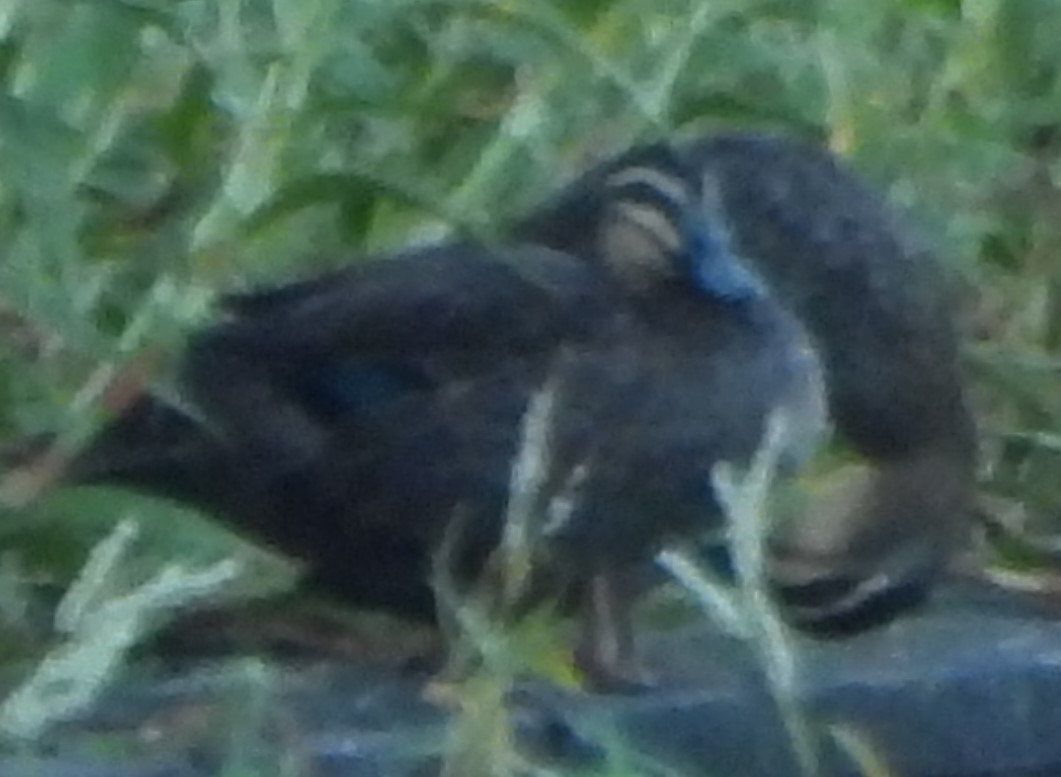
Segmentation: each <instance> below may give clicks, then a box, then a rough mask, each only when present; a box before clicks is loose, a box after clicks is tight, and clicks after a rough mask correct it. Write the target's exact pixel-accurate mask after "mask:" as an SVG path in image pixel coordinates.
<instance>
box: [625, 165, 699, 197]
mask: <svg viewBox="0 0 1061 777" xmlns="http://www.w3.org/2000/svg"><path fill="white" fill-rule="evenodd" d="M638 184H641V185H644V186H648V187H650V188H652V189H654V190H656V191H657V192H659V193H660V194H662V195H663V196H664V197H666V198H668V199H669V200H670V201H671V202H674V203H676V204H677V205H679V206H685V205H688V203H689V191H688V189H687V188H686V186H685V184H684V183H683V182H682V181H681V180H680V179H678V178H675V177H674V176H673V175H669V174H667V173H665V172H663V171H662V170H659V169H657V168H655V167H628V168H626V169H624V170H620V171H618V172H616V173H614V174H612V175H611V176H609V177H608V180H607V184H606V185H607V186H608V187H609V188H612V189H618V188H620V187H622V186H636V185H638Z"/></svg>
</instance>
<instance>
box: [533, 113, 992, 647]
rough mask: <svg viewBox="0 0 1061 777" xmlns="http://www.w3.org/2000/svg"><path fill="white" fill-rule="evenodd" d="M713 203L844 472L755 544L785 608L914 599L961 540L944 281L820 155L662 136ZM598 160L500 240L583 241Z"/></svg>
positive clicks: (954, 368)
mask: <svg viewBox="0 0 1061 777" xmlns="http://www.w3.org/2000/svg"><path fill="white" fill-rule="evenodd" d="M675 145H676V146H677V148H678V149H679V150H680V153H681V154H682V155H683V157H684V159H685V160H686V162H687V164H688V165H689V169H688V170H687V171H686V173H685V174H686V175H688V176H692V177H693V178H701V179H703V180H704V181H706V182H707V183H708V185H709V187H710V188H711V190H712V192H713V196H711V197H707V198H702V203H704V205H703V207H707V208H709V209H710V210H711V211H712V212H714V213H719V214H721V218H722V219H723V220H724V221H725V223H726V224H727V225H728V227H729V234H730V239H731V241H732V246H733V250H734V251H735V252H736V253H737V254H739V255H740V256H741V257H742V259H743V260H744V262H745V264H746V266H747V267H748V269H749V270H750V271H752V272H754V273H755V274H756V275H757V276H758V277H759V278H760V279H761V280H762V282H763V283H764V284H765V285H766V287H767V289H768V292H769V294H770V295H771V296H772V297H773V298H774V300H776V302H777V303H778V304H780V305H782V306H784V307H785V309H786V310H787V311H788V312H789V313H790V314H791V315H793V316H794V317H795V318H796V319H797V320H798V321H799V323H800V324H801V325H802V326H803V327H805V329H806V331H807V333H808V334H809V337H810V340H811V343H812V346H813V348H814V350H815V352H816V353H817V354H818V356H819V357H820V359H821V363H822V367H823V370H824V380H825V394H826V396H827V404H828V416H829V422H830V427H831V428H832V430H833V435H834V439H835V440H836V442H837V444H838V447H840V448H841V449H842V450H843V452H844V454H845V456H846V457H847V459H848V460H849V462H850V463H849V464H848V465H847V466H845V467H843V468H841V469H840V470H838V471H837V472H836V473H835V474H834V475H833V476H832V477H831V478H829V480H828V482H827V483H826V484H825V485H824V486H823V487H821V488H820V489H819V492H818V493H817V494H815V496H814V497H813V498H812V499H811V500H810V501H811V504H810V505H809V506H808V507H807V508H806V509H805V510H803V511H801V513H800V514H799V515H798V517H796V518H794V519H791V520H786V521H783V522H780V524H779V527H778V528H777V530H776V531H774V532H773V535H772V537H771V539H770V546H771V547H770V551H771V553H770V556H771V577H772V579H773V584H774V590H775V592H776V594H777V596H778V599H779V601H780V602H781V604H782V605H783V608H782V609H783V612H784V614H785V615H786V617H787V618H788V619H789V621H790V622H792V623H793V624H795V625H796V626H798V627H800V628H802V629H804V630H808V631H811V632H814V633H818V634H821V635H824V636H829V635H845V634H850V633H853V632H858V631H861V630H864V629H866V628H870V627H873V626H876V625H880V624H883V623H887V622H889V621H890V620H891V619H892V618H894V617H895V616H896V615H898V614H900V613H903V612H906V611H907V610H909V609H911V608H912V607H914V606H916V605H918V604H920V603H921V602H922V601H924V599H925V598H926V596H927V594H928V592H929V591H930V590H931V589H932V587H933V585H934V583H935V582H936V581H937V580H938V579H940V578H941V577H942V576H944V575H945V574H946V570H947V568H948V563H949V559H950V558H952V556H953V555H954V553H955V550H956V549H957V548H960V547H961V546H962V544H963V542H964V539H965V537H966V535H967V533H968V528H969V526H970V524H971V521H970V517H971V515H972V513H973V509H974V502H975V488H976V470H977V431H976V424H975V420H974V417H973V413H972V410H971V407H970V403H969V400H968V396H967V391H966V388H965V383H964V380H963V375H962V370H961V364H960V338H959V333H958V331H957V325H956V323H955V320H954V315H953V311H954V308H955V307H956V305H955V294H954V289H953V287H952V286H951V285H949V283H948V281H947V278H946V276H945V274H944V273H943V271H942V269H941V266H940V262H939V260H938V257H936V256H935V255H933V253H932V252H931V251H929V250H928V249H927V248H926V247H925V246H924V245H923V244H922V243H921V242H920V241H919V240H918V239H916V238H915V236H914V235H913V232H912V230H911V229H910V228H909V226H908V225H907V223H906V222H905V221H904V220H903V218H902V217H901V215H900V214H899V213H898V212H897V210H896V209H895V208H894V207H892V206H891V205H890V204H889V203H888V202H887V200H886V198H885V197H884V196H883V195H882V194H881V193H880V192H878V191H877V190H876V189H875V188H874V187H873V186H871V185H870V184H869V183H867V182H865V181H863V180H862V179H861V178H860V177H859V176H858V175H857V174H856V173H855V172H854V171H853V170H852V169H851V168H850V167H849V166H848V165H846V164H845V163H844V162H843V161H841V160H840V159H839V158H838V157H837V156H836V155H835V154H833V153H832V152H830V151H829V150H828V149H826V148H824V147H821V146H818V145H816V144H814V143H811V142H805V141H801V140H798V139H795V138H792V137H788V136H784V135H780V134H771V133H764V132H756V131H747V130H733V131H726V132H718V133H711V134H707V135H701V136H696V137H691V138H683V139H681V140H678V141H675ZM610 165H611V161H610V160H605V161H603V162H601V163H599V165H598V166H596V167H591V168H590V169H589V170H587V171H585V172H584V173H582V174H581V175H580V176H578V177H576V178H575V180H574V181H573V182H572V183H570V184H569V185H568V186H567V187H566V188H564V189H562V190H561V191H560V192H559V193H557V194H556V195H554V196H553V197H552V198H551V199H550V200H549V201H547V202H546V203H544V204H543V205H541V206H539V207H538V208H537V209H535V210H533V211H532V212H531V213H529V214H528V215H526V216H525V217H523V218H522V219H521V220H519V221H517V223H516V224H515V225H514V227H513V230H512V233H513V234H514V235H515V236H517V238H519V239H521V240H528V241H535V242H539V243H541V244H543V245H547V246H549V247H551V248H555V249H557V250H571V251H576V252H577V251H579V250H582V249H583V246H584V245H585V235H586V232H587V231H586V230H585V207H586V206H585V203H586V202H587V199H589V198H592V196H593V193H594V192H600V191H601V185H602V181H603V180H604V179H606V178H607V176H608V175H609V170H610Z"/></svg>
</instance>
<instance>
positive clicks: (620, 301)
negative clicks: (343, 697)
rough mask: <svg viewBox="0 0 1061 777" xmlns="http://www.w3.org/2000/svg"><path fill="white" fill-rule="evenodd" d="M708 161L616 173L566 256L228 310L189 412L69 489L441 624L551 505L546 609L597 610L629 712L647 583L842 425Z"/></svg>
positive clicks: (189, 380)
mask: <svg viewBox="0 0 1061 777" xmlns="http://www.w3.org/2000/svg"><path fill="white" fill-rule="evenodd" d="M690 160H691V157H690V156H689V155H688V154H687V153H686V152H684V151H682V150H680V149H678V148H676V147H674V146H673V145H671V144H669V143H665V142H660V143H655V144H648V145H644V146H639V147H636V148H634V149H632V150H631V151H629V152H627V153H625V154H620V155H618V156H616V157H615V158H613V159H612V160H611V161H610V162H609V163H608V164H607V165H606V167H605V169H604V171H603V174H602V175H601V177H600V182H599V187H598V188H597V189H595V190H594V191H593V192H592V194H591V196H587V197H586V198H585V199H584V200H583V201H581V202H580V203H579V205H578V207H579V208H580V209H582V210H581V211H580V213H581V215H580V216H579V217H578V220H579V223H581V224H582V225H583V226H584V228H585V231H584V233H583V234H582V237H581V239H580V240H579V241H577V243H573V244H571V245H567V246H565V247H563V248H557V247H556V246H555V245H551V243H552V242H553V241H552V240H551V239H541V238H542V236H538V238H535V239H525V238H523V237H519V238H517V239H515V240H513V241H511V242H508V243H503V244H497V245H486V244H483V243H477V242H475V241H470V240H461V239H454V240H449V241H445V242H442V243H439V244H436V245H432V246H421V247H415V248H410V249H407V250H404V251H399V252H396V253H394V254H392V255H387V256H381V257H374V258H369V259H364V260H361V261H356V262H351V263H350V264H349V265H348V266H345V267H343V268H341V269H339V270H335V271H331V272H327V273H324V274H319V275H316V276H312V277H309V278H304V279H299V280H295V281H290V282H287V283H282V284H279V285H276V286H274V287H271V288H266V289H258V290H252V291H249V292H241V293H234V294H228V295H224V296H222V297H221V298H220V301H219V304H218V315H217V318H216V320H215V321H214V322H212V323H210V324H208V325H207V326H205V327H204V328H203V329H201V330H200V331H198V332H196V333H194V334H193V335H192V336H191V337H190V339H189V341H188V344H187V347H186V350H185V352H184V355H183V357H182V361H181V367H180V378H179V383H180V385H181V387H182V389H183V396H184V401H183V402H182V405H183V406H182V407H178V406H177V405H175V404H173V403H170V402H167V401H165V400H163V399H161V398H160V397H158V396H155V395H153V394H150V393H145V394H144V395H143V396H142V397H141V398H139V399H138V400H137V401H136V402H135V403H133V404H132V405H131V406H130V407H129V408H128V409H127V410H126V412H124V413H122V414H121V415H119V416H118V417H117V418H115V419H113V420H112V421H110V422H109V423H108V424H106V425H105V426H104V427H103V428H102V429H101V430H100V432H99V433H98V434H97V435H96V437H95V438H94V439H93V440H92V441H91V442H90V443H89V444H88V445H87V446H86V447H85V448H84V449H83V450H82V451H81V452H80V453H79V454H78V455H77V456H76V457H75V459H74V461H73V462H72V463H71V465H70V467H69V469H68V471H67V475H66V479H67V481H68V482H71V483H81V484H86V483H89V484H91V483H108V484H112V485H119V486H125V487H129V488H133V489H137V490H140V491H145V492H148V493H153V494H156V495H160V496H163V497H167V498H170V499H174V500H177V501H180V502H183V503H187V504H191V505H193V506H197V507H199V508H200V509H202V510H204V511H206V512H208V513H211V514H213V515H215V516H216V517H217V518H218V519H219V520H221V521H222V522H224V523H226V524H228V525H230V526H232V527H234V528H236V529H237V530H238V531H240V532H242V533H244V534H245V535H247V536H249V537H251V538H254V539H256V540H258V541H260V542H263V543H265V544H266V545H269V546H271V547H273V548H275V549H277V550H279V551H281V552H283V553H286V554H288V555H290V556H293V557H295V558H297V559H300V560H301V561H303V562H304V563H305V565H306V566H307V568H308V570H309V572H308V578H307V582H308V584H309V585H310V586H311V587H313V588H315V589H316V590H319V591H322V592H326V593H329V594H332V595H334V596H337V597H339V598H340V599H342V600H343V601H345V602H348V603H350V604H353V605H357V606H364V607H369V608H376V609H383V610H386V611H390V612H394V613H398V614H402V615H406V616H411V617H414V618H421V619H428V620H437V619H438V618H439V615H440V613H439V609H438V608H439V601H438V598H437V596H436V593H437V591H436V588H435V587H434V585H433V584H434V582H436V581H437V577H436V576H435V575H437V572H438V563H439V562H438V559H439V556H440V555H444V556H445V570H444V571H445V573H446V575H447V576H448V578H452V579H453V580H455V581H457V584H458V586H460V587H462V588H463V589H466V588H467V587H468V586H469V585H470V582H471V581H481V580H483V579H484V578H486V579H491V576H492V578H493V579H496V578H497V577H498V572H497V569H498V565H497V561H496V559H497V558H498V554H499V548H501V547H502V545H503V544H504V540H505V538H506V536H507V535H506V531H507V529H506V527H508V526H509V525H510V524H511V520H510V517H507V516H510V515H511V513H512V505H513V502H514V501H516V500H517V498H519V497H520V494H521V493H522V492H524V491H527V492H528V493H529V496H527V495H526V494H524V499H525V502H526V500H528V499H529V502H526V503H528V504H530V505H531V509H529V510H528V514H529V515H531V516H533V517H532V519H530V521H529V523H530V524H531V529H530V535H531V536H532V538H533V540H534V541H533V543H531V545H530V547H531V548H532V553H531V557H532V565H531V568H532V570H533V571H532V573H531V574H530V575H529V577H528V578H527V582H526V585H524V586H523V587H522V591H523V594H524V595H523V598H525V599H527V601H541V600H543V599H544V598H545V597H557V598H561V599H564V600H565V601H573V602H576V604H575V605H574V607H575V610H576V612H577V613H578V617H579V621H580V623H581V629H580V637H579V641H578V642H579V644H578V645H577V647H576V649H575V655H576V657H577V658H578V663H579V666H580V667H581V668H582V669H583V671H584V673H585V674H586V676H587V677H590V678H593V679H596V680H599V682H598V683H597V684H599V685H602V686H607V685H609V684H610V682H611V680H612V679H613V678H618V682H619V683H620V684H621V680H622V678H624V677H627V676H631V675H633V674H636V673H637V671H638V670H637V669H636V665H637V663H638V661H637V658H636V649H635V647H634V644H633V643H634V640H633V638H632V631H633V627H632V623H631V618H630V606H631V598H632V597H631V596H630V594H629V589H630V581H631V580H634V579H636V578H638V576H639V571H640V570H641V569H643V568H644V567H645V566H646V565H650V564H651V563H652V560H653V557H654V555H655V553H656V551H657V550H658V549H660V548H661V547H663V546H664V545H665V544H666V543H669V542H671V541H675V540H680V539H681V538H684V537H687V536H692V535H696V534H698V533H700V532H702V531H705V530H710V529H711V528H712V527H717V526H718V524H719V522H720V521H721V520H722V510H721V506H720V504H719V499H718V496H717V494H716V493H715V491H714V487H713V484H712V479H711V473H712V470H713V468H714V467H715V465H717V464H718V463H720V462H729V463H732V464H736V465H746V464H747V463H748V462H749V461H750V460H751V457H752V456H753V454H754V453H755V451H756V450H757V448H758V446H759V445H760V443H761V441H762V440H763V438H764V434H765V432H766V428H767V424H768V422H769V419H770V418H771V417H772V416H773V415H774V414H776V413H783V414H784V415H785V417H786V418H791V419H795V422H794V423H792V424H791V425H790V427H791V428H790V432H789V434H787V435H786V436H785V440H784V443H783V446H782V450H781V462H782V468H783V470H784V471H785V472H786V473H788V472H795V471H797V470H798V469H799V468H800V466H801V465H802V462H804V461H805V460H806V459H807V458H808V457H809V456H810V455H811V453H812V452H813V450H814V449H815V447H816V444H817V441H818V439H819V438H820V436H821V433H822V429H823V428H824V424H825V418H826V411H825V399H824V389H823V381H822V370H821V365H820V364H819V360H818V357H817V353H816V351H815V350H814V349H813V348H812V347H811V345H810V340H809V337H808V335H807V333H806V332H805V331H804V328H803V326H802V325H801V323H800V322H799V321H798V319H797V318H796V317H795V316H793V315H792V314H791V313H790V312H789V311H787V310H786V309H785V307H783V306H781V305H779V304H777V302H776V301H775V300H774V298H773V296H772V294H771V292H770V291H769V288H768V286H767V284H766V283H765V282H764V280H763V279H762V278H761V277H760V276H759V274H758V273H757V272H756V271H755V270H754V269H753V267H752V266H751V265H750V264H749V263H747V262H746V261H745V260H744V257H743V255H742V254H741V253H740V252H739V251H738V250H737V247H736V245H735V244H734V243H733V241H732V233H731V229H732V225H730V224H729V222H728V217H727V216H726V215H725V214H723V213H722V212H721V211H719V210H717V209H716V204H715V202H714V200H713V198H714V196H715V195H714V193H712V192H709V191H708V190H707V189H705V187H704V186H703V176H702V175H701V173H700V172H699V171H696V168H695V166H692V165H691V164H690ZM690 171H694V172H692V173H691V172H690ZM708 189H710V187H708ZM705 192H706V193H707V199H704V198H705ZM541 407H546V408H547V409H548V412H544V411H541V412H539V410H540V408H541ZM535 419H537V420H535ZM532 422H533V423H532ZM536 428H537V429H538V431H537V432H535V431H534V430H535V429H536ZM535 434H536V435H537V438H536V439H538V440H539V442H538V443H537V453H536V454H535V455H534V456H531V457H529V458H528V457H527V456H525V455H524V453H525V450H526V449H527V440H528V439H529V438H534V437H535ZM531 448H532V449H534V448H535V446H531ZM528 467H529V469H530V470H532V471H534V472H536V473H537V474H535V475H534V476H533V477H531V478H530V481H531V482H532V484H533V486H534V487H533V488H532V489H529V491H528V488H527V486H526V483H523V484H522V485H521V482H522V481H521V478H520V477H517V476H516V475H515V474H514V473H516V472H517V471H518V470H520V469H523V470H526V469H527V468H528ZM523 480H526V477H523ZM443 551H444V553H443ZM502 576H503V575H502ZM498 587H502V586H500V584H497V583H495V584H494V588H495V589H496V588H498Z"/></svg>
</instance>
